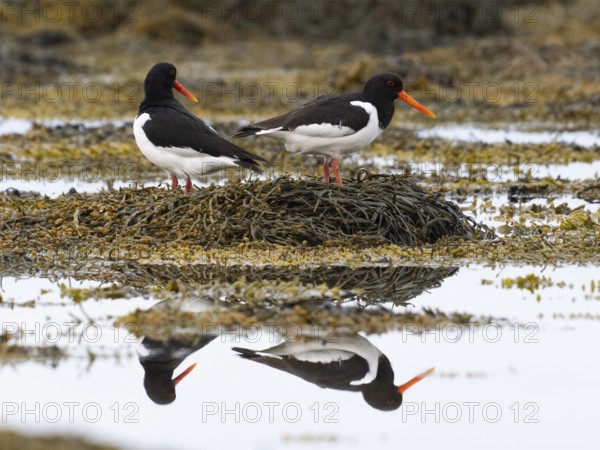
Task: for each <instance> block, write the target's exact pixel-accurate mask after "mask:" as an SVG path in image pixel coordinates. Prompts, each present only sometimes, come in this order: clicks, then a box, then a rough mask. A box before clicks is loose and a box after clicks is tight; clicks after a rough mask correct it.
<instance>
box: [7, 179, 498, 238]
mask: <svg viewBox="0 0 600 450" xmlns="http://www.w3.org/2000/svg"><path fill="white" fill-rule="evenodd" d="M46 202H47V207H46V208H43V207H41V206H40V204H39V201H38V202H26V201H25V202H21V204H20V209H19V213H18V217H17V216H16V215H14V214H13V213H11V212H9V213H8V214H6V213H5V214H0V222H3V223H4V224H5V227H4V228H3V229H0V238H3V239H10V240H15V241H19V242H23V243H27V242H31V240H34V239H35V240H39V241H40V242H45V243H47V244H48V245H57V246H59V248H61V247H60V246H61V244H63V245H64V242H63V240H61V239H60V238H59V236H70V237H72V236H77V237H78V242H81V243H82V244H84V243H86V242H88V243H91V242H95V243H97V244H98V245H102V244H103V243H104V242H106V243H107V245H108V244H110V243H112V242H114V240H116V239H118V240H119V242H121V243H122V244H135V243H137V242H140V241H142V242H144V241H148V240H150V239H151V241H152V243H153V245H155V246H156V245H161V244H167V243H173V242H178V243H180V244H181V245H185V244H186V243H190V244H197V245H203V246H206V247H222V246H231V245H232V244H237V243H241V242H246V241H251V242H266V243H272V244H280V245H293V246H297V245H311V246H312V245H321V244H333V245H340V246H344V247H347V246H348V245H358V246H362V247H364V246H374V245H381V244H399V245H419V244H422V243H434V242H436V241H437V240H439V239H440V238H443V237H456V238H467V239H481V238H486V237H492V236H493V232H491V231H490V230H489V229H488V228H487V227H485V226H483V225H478V224H477V223H476V222H475V221H474V220H473V219H472V218H470V217H468V216H466V215H465V214H463V213H462V212H461V211H460V209H459V208H458V206H457V205H456V204H454V203H452V202H449V201H446V200H443V199H441V198H440V197H439V196H438V195H436V194H433V193H431V192H428V191H426V190H424V189H423V188H421V187H420V186H418V185H417V184H416V183H414V182H413V181H410V180H409V179H406V178H403V177H394V176H380V175H377V176H367V177H366V178H365V179H363V180H355V181H352V182H349V183H347V184H346V185H345V186H343V187H333V186H331V185H326V184H323V183H322V182H320V181H314V180H307V179H302V180H292V179H289V178H279V179H276V180H273V181H261V180H258V181H249V182H245V183H242V182H231V183H227V184H225V185H224V186H211V187H209V188H206V189H200V190H199V191H197V192H196V193H194V194H193V195H191V196H185V195H181V192H172V191H168V190H166V189H143V190H121V191H117V192H110V193H100V194H98V195H94V196H89V197H82V196H79V195H72V196H63V197H60V198H58V199H56V200H46ZM65 218H69V220H66V219H65ZM53 236H56V237H54V238H53ZM70 243H71V245H72V241H70Z"/></svg>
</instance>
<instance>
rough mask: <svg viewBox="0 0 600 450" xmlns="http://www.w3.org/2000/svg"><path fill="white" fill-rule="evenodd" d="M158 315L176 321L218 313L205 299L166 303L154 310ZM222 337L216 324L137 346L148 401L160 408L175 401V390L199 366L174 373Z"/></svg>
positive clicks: (161, 303)
mask: <svg viewBox="0 0 600 450" xmlns="http://www.w3.org/2000/svg"><path fill="white" fill-rule="evenodd" d="M150 309H151V310H152V311H153V312H154V313H155V314H158V315H159V316H165V317H173V316H174V315H175V314H176V313H177V312H184V313H187V314H196V313H204V312H208V311H213V310H215V305H214V302H212V301H210V300H209V299H205V298H194V299H186V300H183V301H176V300H164V301H161V302H159V303H157V304H156V305H154V306H153V307H152V308H150ZM219 334H220V329H219V328H218V327H215V324H214V323H213V322H207V323H206V326H204V323H202V324H201V325H200V326H199V327H198V329H197V332H196V333H193V332H190V331H186V332H185V333H181V334H180V335H177V334H175V335H171V336H169V337H168V338H165V339H154V338H151V337H149V336H145V337H144V338H143V340H142V342H141V343H140V344H139V345H138V346H137V353H138V359H139V361H140V364H141V365H142V367H143V369H144V389H145V390H146V394H147V395H148V397H149V398H150V399H151V400H152V401H153V402H154V403H157V404H159V405H168V404H169V403H172V402H174V401H175V399H176V397H177V395H176V392H175V387H176V386H177V385H178V384H179V383H180V382H181V381H182V380H183V379H184V378H185V377H187V376H188V375H189V374H190V373H191V372H192V370H194V367H196V364H195V363H194V364H191V365H190V366H189V367H187V369H185V370H183V371H182V372H181V373H180V374H179V375H177V376H176V377H174V376H173V375H174V373H175V370H176V369H177V368H178V367H179V366H180V365H181V363H182V362H183V361H184V360H185V359H186V358H188V357H189V356H190V355H192V354H194V353H196V352H197V351H198V350H200V349H202V348H204V347H206V346H207V345H208V344H210V343H211V342H212V341H213V340H214V339H215V338H216V337H218V336H219Z"/></svg>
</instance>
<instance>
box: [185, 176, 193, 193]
mask: <svg viewBox="0 0 600 450" xmlns="http://www.w3.org/2000/svg"><path fill="white" fill-rule="evenodd" d="M185 192H186V193H187V194H189V193H190V192H192V179H191V178H190V176H189V175H188V177H187V180H185Z"/></svg>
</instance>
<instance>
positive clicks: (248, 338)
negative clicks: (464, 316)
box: [0, 266, 600, 449]
mask: <svg viewBox="0 0 600 450" xmlns="http://www.w3.org/2000/svg"><path fill="white" fill-rule="evenodd" d="M528 274H537V275H539V276H546V277H548V278H549V279H552V280H553V283H554V285H553V286H549V287H546V288H542V289H540V290H538V291H536V292H535V293H531V292H529V291H527V290H522V289H521V290H519V289H515V288H512V289H507V288H503V287H501V280H502V279H506V278H514V277H516V276H526V275H528ZM482 280H486V281H485V282H482ZM408 281H409V282H410V280H408ZM592 281H594V282H595V283H598V282H600V278H599V277H598V273H597V270H595V269H594V268H578V267H563V268H557V269H549V268H548V269H545V270H544V269H540V268H534V267H503V268H497V269H489V268H483V267H477V266H473V267H470V268H462V269H460V270H459V271H458V273H456V274H455V275H453V276H450V277H449V278H446V279H445V280H444V281H443V282H442V286H441V287H440V288H437V289H431V291H430V292H425V293H423V294H422V295H420V296H418V297H417V298H415V299H413V300H412V302H411V303H412V304H413V305H414V306H412V307H411V306H409V307H408V308H410V309H411V310H414V311H422V310H424V309H439V310H441V311H444V312H447V313H452V312H457V311H458V312H461V311H469V312H470V313H472V314H474V315H475V316H484V315H485V316H492V317H494V318H495V319H494V321H492V323H491V324H488V325H486V326H483V327H478V326H471V325H463V326H459V325H458V324H455V323H452V322H450V323H447V324H445V325H443V326H438V327H437V328H434V329H433V330H429V331H426V332H423V331H424V330H423V329H421V328H420V326H419V325H418V324H416V323H408V324H406V325H404V327H403V328H402V329H400V330H398V331H390V332H387V333H384V334H382V335H367V336H366V337H367V339H368V340H369V341H370V344H371V345H372V346H375V347H376V348H377V349H379V350H380V351H381V352H382V353H383V354H385V355H386V357H387V358H388V359H389V361H390V363H391V366H392V368H393V370H394V379H395V382H396V383H402V382H405V381H407V380H408V379H409V378H411V377H413V376H414V375H416V374H417V373H419V372H421V371H423V370H425V369H427V368H429V367H433V366H435V367H436V371H435V372H434V374H433V375H431V376H430V377H428V378H426V379H425V380H423V381H421V382H420V383H419V384H417V385H416V386H414V387H412V388H411V389H410V390H408V391H407V392H406V393H405V395H404V403H403V405H402V406H401V407H400V408H399V409H396V410H394V411H387V412H383V411H379V410H377V409H375V408H373V407H371V406H369V405H368V404H367V403H366V402H365V400H364V399H363V397H362V395H361V394H360V393H359V392H348V391H343V390H336V389H331V388H326V389H323V388H320V387H318V386H317V385H315V384H313V383H310V382H307V381H304V380H302V379H301V378H299V377H297V376H294V375H292V374H289V373H284V372H283V371H280V370H277V369H274V368H272V367H268V366H265V365H263V364H260V363H257V362H255V361H253V360H248V359H244V358H240V357H239V356H238V355H237V354H236V352H234V351H232V347H246V348H253V349H264V348H268V347H270V346H273V345H275V344H277V343H279V342H282V341H287V342H293V341H294V340H295V339H296V338H297V329H296V328H295V327H294V326H293V324H292V325H290V324H286V327H287V330H288V332H287V333H285V334H283V333H282V334H277V333H276V332H274V331H273V330H275V329H276V328H274V325H272V324H270V325H267V324H263V325H261V326H258V327H256V326H253V327H244V326H239V327H237V328H233V329H231V330H229V331H228V332H227V333H225V332H223V333H221V334H218V333H217V334H216V335H215V338H214V339H213V340H212V341H211V342H209V343H207V344H206V345H205V346H204V347H202V348H200V349H199V350H197V351H195V352H193V351H191V352H190V351H189V350H186V347H185V345H183V346H180V347H179V349H180V350H181V351H182V352H183V354H184V355H185V354H186V352H187V353H190V354H189V356H187V357H186V358H185V359H184V360H183V361H181V363H180V364H179V365H178V367H177V368H176V369H175V374H178V373H180V372H182V371H183V370H184V369H185V368H186V367H188V366H189V365H190V364H192V363H197V367H196V368H195V369H194V370H193V371H192V372H191V373H190V374H189V375H188V376H187V377H186V378H185V379H184V380H182V381H181V383H180V384H179V385H178V386H177V387H176V392H177V398H176V400H175V401H173V402H172V403H171V404H170V405H166V406H165V405H157V404H155V403H153V402H152V401H151V400H150V399H149V398H148V396H147V395H146V392H145V390H144V387H143V378H144V370H143V368H142V366H141V365H140V361H139V356H138V355H139V353H138V352H142V353H143V351H142V350H143V347H142V346H141V345H140V342H141V338H138V337H136V336H134V335H132V334H130V333H129V331H131V330H128V329H123V328H121V329H119V328H115V327H114V326H113V325H112V323H113V321H114V317H117V316H120V315H123V314H125V313H127V312H129V311H132V310H134V309H136V308H141V309H148V308H152V307H155V308H156V307H157V306H156V304H157V300H155V299H153V298H152V297H150V298H148V299H144V298H142V297H133V298H129V299H127V300H119V299H111V300H93V299H90V300H88V301H86V302H84V303H82V304H81V305H75V304H73V303H72V302H71V301H70V300H69V299H68V298H61V297H60V294H59V292H60V288H59V285H60V284H61V283H63V284H70V286H71V287H90V286H94V285H98V283H97V282H93V281H83V282H79V281H74V280H72V279H71V280H69V279H68V278H63V279H57V280H54V281H50V280H49V279H44V278H26V279H16V278H14V277H8V278H4V279H3V280H2V296H3V299H4V303H3V305H2V310H3V311H2V315H3V327H4V330H5V333H7V332H14V324H18V326H20V327H21V328H23V329H26V330H29V332H28V333H26V334H25V335H24V336H23V337H22V338H21V340H22V344H23V345H27V346H29V345H34V346H38V345H51V344H52V345H57V346H59V347H61V348H64V349H65V350H66V352H67V355H68V356H67V357H66V359H64V360H61V361H59V362H58V363H57V367H52V366H51V365H48V364H43V363H40V362H34V361H25V362H19V363H17V362H13V363H9V364H5V365H3V367H2V371H1V375H0V376H1V377H2V381H3V385H4V386H10V390H8V391H5V393H4V394H3V400H2V401H3V411H2V422H3V424H5V425H7V426H9V427H11V428H15V429H18V430H22V431H26V432H28V433H44V432H65V433H74V434H80V435H85V436H88V437H90V438H93V439H94V440H99V441H103V442H110V443H114V444H117V445H123V446H126V447H127V448H156V449H159V448H161V449H162V448H203V443H205V442H219V443H220V444H222V447H223V448H233V447H234V446H235V445H239V442H240V436H244V438H243V441H244V443H245V446H246V447H247V448H277V447H280V446H281V445H283V444H286V446H289V447H291V448H297V447H298V448H300V447H305V446H306V445H307V444H310V445H311V446H317V447H318V446H325V445H327V446H334V447H338V448H363V447H364V446H365V445H372V444H373V443H374V442H375V443H376V444H377V446H378V447H381V448H398V446H399V445H411V446H418V447H419V448H435V447H437V443H438V442H439V436H440V434H441V435H443V436H444V438H445V440H446V441H447V442H452V443H458V442H462V441H463V439H464V436H465V435H468V436H469V439H470V440H471V441H472V442H480V443H483V442H485V443H486V444H485V445H486V447H488V448H498V449H499V448H506V446H507V445H510V444H511V443H514V442H515V440H518V442H519V443H520V445H535V446H536V447H537V446H544V447H545V448H564V447H565V446H566V445H575V446H583V445H589V444H590V443H591V442H592V441H593V440H594V438H593V435H592V433H591V431H590V430H592V429H593V421H594V417H595V415H594V411H595V409H594V408H595V406H594V405H595V402H596V401H597V400H599V399H598V398H597V397H598V396H597V394H595V393H597V389H595V384H596V377H595V374H597V373H598V370H599V369H600V367H599V366H600V362H599V360H598V359H597V358H595V357H594V356H593V355H594V353H593V350H592V347H589V345H588V344H587V343H589V342H594V341H595V340H597V339H599V338H600V334H599V328H598V327H597V323H596V321H597V320H598V318H600V302H599V301H598V300H600V294H599V293H598V291H595V292H591V290H590V286H591V284H592ZM561 282H564V283H565V285H564V286H563V285H562V283H561ZM537 294H540V297H541V298H540V299H539V300H538V299H537V298H536V296H537ZM29 300H36V306H35V307H14V308H11V307H9V304H11V302H13V301H14V303H16V304H20V303H23V302H27V301H29ZM192 305H193V302H192ZM388 306H389V305H388ZM158 308H160V306H158ZM404 308H406V307H397V308H396V310H397V309H404ZM86 317H87V318H88V320H89V325H87V326H86V325H85V323H86ZM77 319H81V320H83V324H80V325H77V326H75V325H72V323H73V321H74V320H77ZM36 324H37V325H36ZM36 327H37V328H36ZM209 329H210V330H211V331H213V330H215V329H216V330H219V331H223V330H224V328H219V327H218V326H217V327H216V328H215V324H207V326H206V328H203V329H200V328H199V329H197V330H196V333H201V332H202V331H206V330H209ZM58 330H61V331H62V332H63V334H62V336H57V335H56V332H57V331H58ZM189 331H190V330H188V333H184V334H182V336H184V335H186V336H189V335H190V333H189ZM191 334H192V335H193V334H194V333H191ZM282 336H283V338H282ZM182 339H184V338H182ZM184 341H185V339H184ZM182 349H183V350H182ZM91 354H94V355H95V359H94V360H93V361H91V360H90V355H91ZM42 379H43V380H44V382H43V383H40V382H39V380H42ZM49 386H52V389H49ZM573 411H577V414H576V415H575V414H573V413H572V412H573ZM566 426H568V427H569V430H570V433H569V434H568V435H566V434H564V433H563V432H562V431H561V429H563V428H564V427H566ZM432 430H435V433H432V432H431V431H432Z"/></svg>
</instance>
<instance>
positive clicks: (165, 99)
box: [133, 63, 266, 192]
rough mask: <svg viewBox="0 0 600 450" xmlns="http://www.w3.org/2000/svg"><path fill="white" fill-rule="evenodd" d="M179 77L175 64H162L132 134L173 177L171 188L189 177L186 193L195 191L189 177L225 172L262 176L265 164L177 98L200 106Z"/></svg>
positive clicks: (153, 73)
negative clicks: (234, 170)
mask: <svg viewBox="0 0 600 450" xmlns="http://www.w3.org/2000/svg"><path fill="white" fill-rule="evenodd" d="M176 75H177V69H176V68H175V66H174V65H173V64H169V63H159V64H156V65H155V66H154V67H152V69H150V71H149V72H148V75H146V79H145V80H144V93H145V97H144V100H143V101H142V103H141V104H140V109H139V111H138V114H137V116H136V118H135V121H134V122H133V134H134V135H135V141H136V143H137V145H138V147H139V148H140V150H141V151H142V153H143V154H144V155H145V156H146V158H148V159H149V160H150V161H152V162H153V163H154V164H156V165H157V166H158V167H161V168H163V169H165V170H166V171H167V172H168V173H169V175H171V186H172V187H173V188H176V187H177V186H178V185H179V182H178V177H186V183H185V191H186V192H191V190H192V180H191V178H190V177H193V176H200V175H205V174H208V173H212V172H216V171H219V170H222V169H224V168H227V167H236V166H239V167H245V168H247V169H250V170H252V171H254V172H258V173H261V172H262V171H261V169H260V167H259V166H258V162H257V161H266V160H265V159H264V158H261V157H260V156H258V155H254V154H252V153H250V152H248V151H246V150H244V149H243V148H240V147H238V146H237V145H235V144H232V143H231V142H229V141H227V140H225V139H223V138H222V137H221V136H219V134H218V133H217V132H216V131H215V130H214V129H213V128H212V127H210V126H208V125H207V124H205V123H204V122H203V121H202V120H200V119H199V118H198V117H196V116H194V115H193V114H192V113H191V112H189V111H188V110H187V109H185V108H184V107H183V106H182V105H181V103H179V102H178V101H177V100H176V99H175V97H173V88H175V89H177V90H178V91H179V92H181V93H182V94H183V95H185V96H186V97H187V98H189V99H190V100H191V101H193V102H197V101H198V100H197V99H196V97H194V96H193V95H192V94H190V93H189V92H188V91H187V90H186V89H185V88H184V87H183V86H182V85H181V84H180V83H179V82H178V81H177V80H176Z"/></svg>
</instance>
